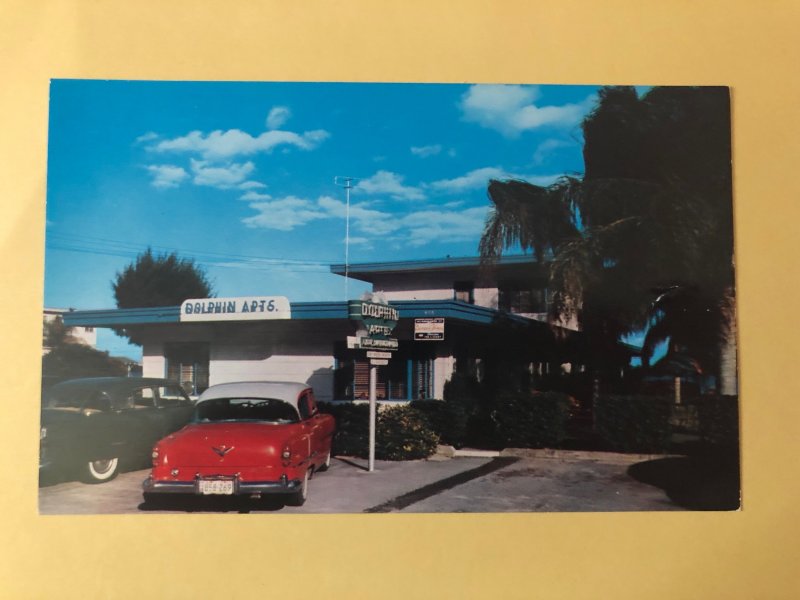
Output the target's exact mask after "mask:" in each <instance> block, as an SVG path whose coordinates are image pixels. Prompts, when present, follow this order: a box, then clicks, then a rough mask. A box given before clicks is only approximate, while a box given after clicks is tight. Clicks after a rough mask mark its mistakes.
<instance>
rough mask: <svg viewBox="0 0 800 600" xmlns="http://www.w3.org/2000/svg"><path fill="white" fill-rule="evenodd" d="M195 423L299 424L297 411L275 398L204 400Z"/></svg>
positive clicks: (198, 406) (199, 405)
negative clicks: (258, 422) (263, 422)
mask: <svg viewBox="0 0 800 600" xmlns="http://www.w3.org/2000/svg"><path fill="white" fill-rule="evenodd" d="M193 421H194V422H195V423H215V422H221V421H226V422H227V421H266V422H269V423H297V422H298V421H299V418H298V414H297V410H296V409H295V408H294V406H292V405H291V404H289V403H288V402H284V401H283V400H277V399H275V398H216V399H214V400H204V401H203V402H200V403H199V404H198V405H197V408H196V409H195V412H194V419H193Z"/></svg>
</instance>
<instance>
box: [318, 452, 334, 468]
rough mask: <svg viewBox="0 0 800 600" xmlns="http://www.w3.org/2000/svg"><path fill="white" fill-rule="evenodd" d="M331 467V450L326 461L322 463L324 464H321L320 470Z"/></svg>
mask: <svg viewBox="0 0 800 600" xmlns="http://www.w3.org/2000/svg"><path fill="white" fill-rule="evenodd" d="M330 467H331V452H330V450H329V451H328V455H327V456H326V457H325V462H324V463H322V466H320V468H319V470H320V471H327V470H328V469H330Z"/></svg>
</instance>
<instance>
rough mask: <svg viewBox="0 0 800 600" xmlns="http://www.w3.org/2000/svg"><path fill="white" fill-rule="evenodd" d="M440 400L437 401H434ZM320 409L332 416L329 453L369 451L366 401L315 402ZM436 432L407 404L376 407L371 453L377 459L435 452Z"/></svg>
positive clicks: (353, 454) (409, 456) (422, 455)
mask: <svg viewBox="0 0 800 600" xmlns="http://www.w3.org/2000/svg"><path fill="white" fill-rule="evenodd" d="M437 402H438V403H439V404H442V402H441V401H437ZM319 408H320V411H321V412H324V413H328V414H331V415H333V417H334V419H336V434H335V435H334V437H333V454H334V455H337V456H358V457H360V458H366V457H367V456H368V455H369V404H352V403H342V404H329V403H322V402H320V403H319ZM438 443H439V436H437V435H436V433H435V432H434V431H433V429H432V428H431V427H430V425H429V424H428V419H427V418H426V416H425V413H423V412H421V411H419V410H416V409H414V408H412V407H410V406H384V407H383V408H380V407H379V410H378V415H377V424H376V427H375V457H376V458H377V459H379V460H413V459H418V458H427V457H428V456H430V455H431V454H433V453H434V452H436V446H437V444H438Z"/></svg>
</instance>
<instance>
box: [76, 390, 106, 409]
mask: <svg viewBox="0 0 800 600" xmlns="http://www.w3.org/2000/svg"><path fill="white" fill-rule="evenodd" d="M83 408H84V410H89V411H101V412H107V411H110V410H111V398H109V397H108V394H107V393H105V392H97V393H96V394H94V395H93V396H92V397H91V398H89V399H88V400H87V401H86V403H85V404H84V405H83Z"/></svg>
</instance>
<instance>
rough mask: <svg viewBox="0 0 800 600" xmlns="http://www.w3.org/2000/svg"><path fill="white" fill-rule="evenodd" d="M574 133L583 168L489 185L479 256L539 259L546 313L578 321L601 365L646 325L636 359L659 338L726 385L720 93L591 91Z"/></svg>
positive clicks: (726, 239)
mask: <svg viewBox="0 0 800 600" xmlns="http://www.w3.org/2000/svg"><path fill="white" fill-rule="evenodd" d="M583 133H584V151H583V154H584V165H585V172H584V175H583V177H574V176H571V177H568V176H565V177H563V178H561V179H560V180H559V181H557V182H556V183H555V184H553V185H551V186H549V187H539V186H535V185H532V184H530V183H526V182H523V181H492V182H490V184H489V188H488V194H489V198H490V200H491V202H492V204H493V210H492V212H491V214H490V216H489V219H488V220H487V224H486V228H485V230H484V234H483V237H482V239H481V243H480V251H481V255H482V257H483V258H484V259H485V260H486V261H488V262H491V261H492V260H494V259H496V258H497V257H498V256H500V255H501V254H502V252H503V251H505V250H507V249H509V248H520V249H522V250H524V251H532V252H533V253H534V255H535V256H536V257H537V258H539V259H540V260H544V261H547V262H549V264H550V285H551V288H552V290H553V292H554V295H553V298H554V301H553V304H552V307H551V315H550V316H551V321H553V322H556V323H563V322H565V321H569V320H570V319H577V321H578V322H579V324H580V326H581V328H582V329H583V330H584V332H585V333H586V337H587V338H588V339H590V341H591V344H592V348H593V351H592V359H593V361H594V365H593V366H595V367H602V366H603V363H604V357H607V356H609V350H610V349H611V348H613V346H614V345H616V344H617V342H618V341H619V339H620V338H621V337H622V336H624V335H626V334H631V333H637V332H646V338H645V344H644V348H643V359H644V361H645V362H646V361H648V360H649V359H650V357H651V356H652V350H653V348H654V347H655V345H656V344H657V343H658V342H661V341H665V340H669V342H670V351H674V352H677V351H680V352H682V353H686V354H689V355H690V356H692V358H694V359H695V360H696V361H697V362H698V364H700V365H702V367H703V368H704V369H705V370H707V371H708V372H711V373H715V374H717V376H718V377H717V381H718V383H719V384H720V386H721V387H722V388H723V389H724V390H730V389H731V387H735V384H734V385H733V386H731V384H730V381H731V378H733V380H734V381H735V360H734V361H731V360H730V357H731V353H733V356H735V340H734V336H735V327H734V326H735V323H734V314H735V292H734V289H735V288H734V271H733V232H732V227H733V224H732V208H731V197H732V184H731V167H730V156H731V150H730V110H729V98H728V92H727V89H725V88H686V87H681V88H653V89H652V90H651V91H650V92H649V93H648V94H647V95H645V96H644V97H642V98H639V97H638V95H637V94H636V91H635V90H634V89H633V88H629V87H609V88H603V89H602V90H601V91H600V94H599V102H598V104H597V106H596V108H595V109H594V110H593V111H592V112H591V113H590V114H589V115H588V116H587V117H586V119H585V120H584V122H583ZM732 343H733V344H734V345H732ZM723 358H724V359H725V360H722V359H723ZM721 363H723V364H722V365H721ZM722 367H725V371H724V372H723V371H722Z"/></svg>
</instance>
